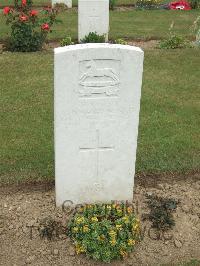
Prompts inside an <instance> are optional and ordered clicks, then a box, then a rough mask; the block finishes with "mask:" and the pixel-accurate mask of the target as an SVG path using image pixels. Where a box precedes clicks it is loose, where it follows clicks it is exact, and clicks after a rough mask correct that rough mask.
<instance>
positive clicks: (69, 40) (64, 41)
mask: <svg viewBox="0 0 200 266" xmlns="http://www.w3.org/2000/svg"><path fill="white" fill-rule="evenodd" d="M72 44H74V42H72V38H71V37H70V36H67V37H65V38H64V39H62V41H61V42H60V46H67V45H72Z"/></svg>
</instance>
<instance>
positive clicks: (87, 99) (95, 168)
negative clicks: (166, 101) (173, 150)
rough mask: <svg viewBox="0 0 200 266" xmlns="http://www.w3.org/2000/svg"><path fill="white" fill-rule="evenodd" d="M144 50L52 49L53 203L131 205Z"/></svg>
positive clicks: (85, 46)
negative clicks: (117, 202)
mask: <svg viewBox="0 0 200 266" xmlns="http://www.w3.org/2000/svg"><path fill="white" fill-rule="evenodd" d="M142 69H143V51H142V50H141V49H140V48H137V47H133V46H125V45H111V44H82V45H73V46H68V47H61V48H56V49H55V105H54V106H55V163H56V165H55V166H56V203H57V205H58V206H59V205H61V204H62V203H63V202H64V201H65V200H71V201H72V202H73V203H75V204H76V203H85V202H88V203H93V202H97V201H101V202H109V201H111V200H132V197H133V185H134V172H135V159H136V148H137V134H138V123H139V109H140V95H141V83H142Z"/></svg>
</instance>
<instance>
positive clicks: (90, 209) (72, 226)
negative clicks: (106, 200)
mask: <svg viewBox="0 0 200 266" xmlns="http://www.w3.org/2000/svg"><path fill="white" fill-rule="evenodd" d="M68 232H69V235H70V237H71V238H72V240H73V242H74V244H75V247H76V252H77V254H80V253H85V254H86V255H87V256H89V257H91V258H93V259H95V260H101V261H104V262H110V261H111V260H113V259H118V258H124V257H126V256H127V255H128V253H129V252H131V251H132V250H133V249H134V246H135V244H136V243H137V242H138V241H139V239H140V223H139V220H138V219H136V217H135V215H134V213H133V208H132V206H130V205H128V206H127V205H126V206H125V204H123V203H119V204H115V203H113V204H95V205H84V206H82V207H81V208H80V209H79V210H78V211H77V212H76V213H75V215H74V216H73V218H72V219H71V221H70V222H69V225H68Z"/></svg>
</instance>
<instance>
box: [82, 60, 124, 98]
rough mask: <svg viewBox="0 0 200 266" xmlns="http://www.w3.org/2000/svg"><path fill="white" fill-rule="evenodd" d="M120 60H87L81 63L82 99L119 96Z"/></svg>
mask: <svg viewBox="0 0 200 266" xmlns="http://www.w3.org/2000/svg"><path fill="white" fill-rule="evenodd" d="M119 62H120V61H118V60H87V61H81V62H80V76H79V85H80V89H79V95H80V97H105V96H107V97H109V96H117V95H118V91H119V83H120V79H119Z"/></svg>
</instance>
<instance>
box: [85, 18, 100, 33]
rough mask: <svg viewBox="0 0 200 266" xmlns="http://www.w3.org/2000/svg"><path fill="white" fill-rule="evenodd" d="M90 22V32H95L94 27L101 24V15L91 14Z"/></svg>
mask: <svg viewBox="0 0 200 266" xmlns="http://www.w3.org/2000/svg"><path fill="white" fill-rule="evenodd" d="M88 23H89V32H94V27H97V26H98V25H100V24H101V23H100V17H99V16H90V17H88Z"/></svg>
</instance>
